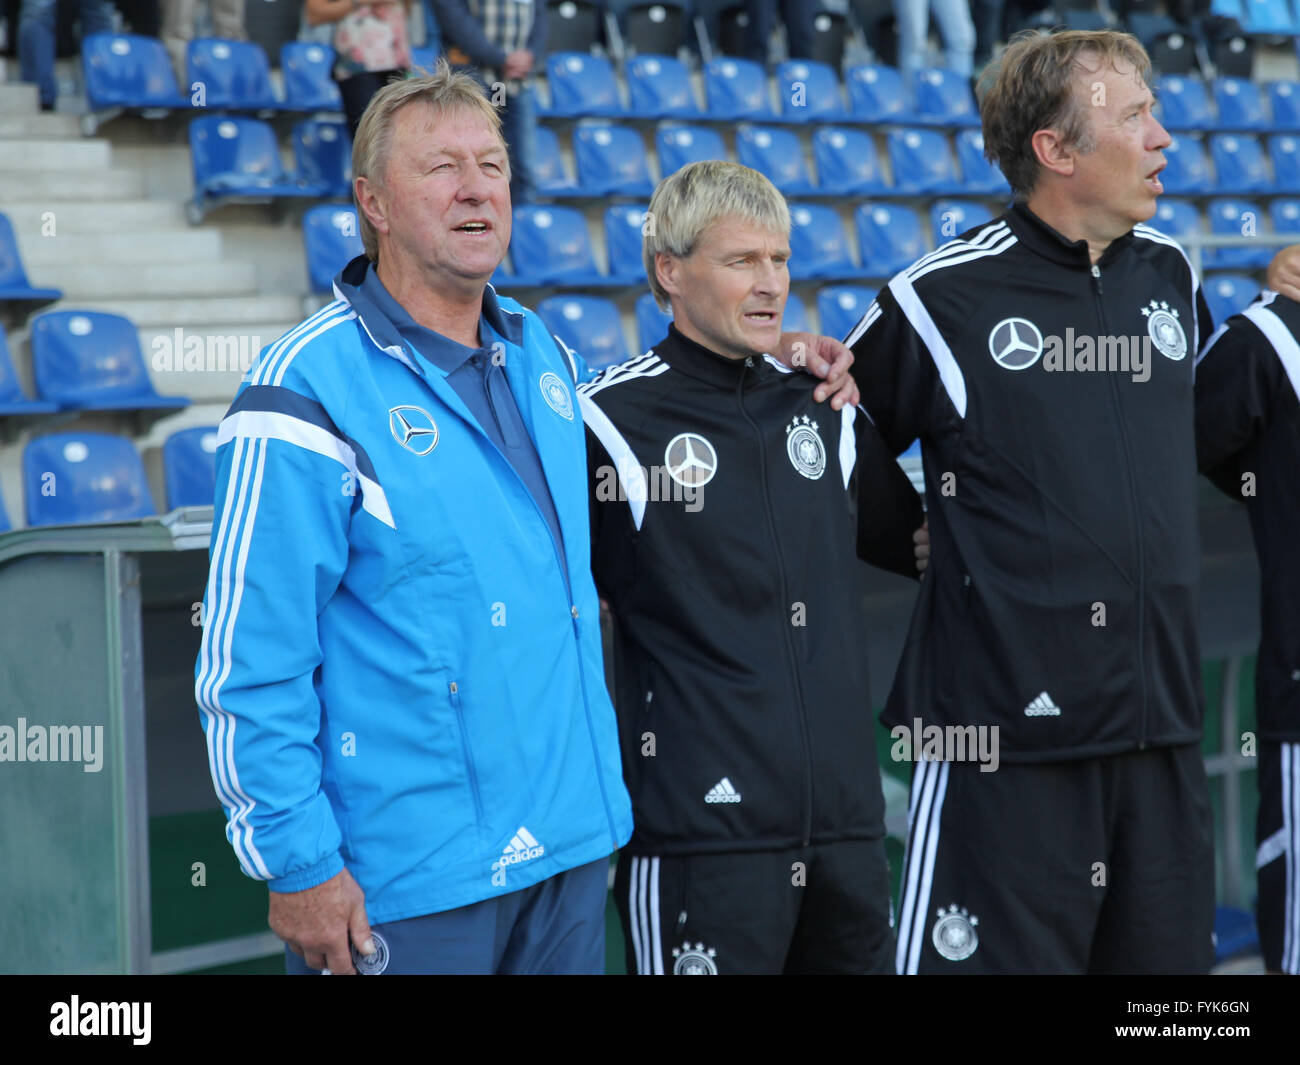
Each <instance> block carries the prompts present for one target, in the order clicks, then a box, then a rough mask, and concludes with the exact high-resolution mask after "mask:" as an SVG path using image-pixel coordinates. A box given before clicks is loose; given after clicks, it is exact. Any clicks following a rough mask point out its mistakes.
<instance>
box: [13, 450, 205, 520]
mask: <svg viewBox="0 0 1300 1065" xmlns="http://www.w3.org/2000/svg"><path fill="white" fill-rule="evenodd" d="M216 451H217V430H216V427H215V426H201V427H198V428H191V429H181V430H179V431H178V432H175V433H172V434H171V436H169V437H168V438H167V439H166V441H165V442H164V443H163V446H162V465H163V483H164V485H165V488H166V493H167V500H166V502H167V510H174V509H175V508H177V507H202V506H211V505H212V499H213V496H214V494H215V482H216V457H215V456H216ZM22 473H23V499H24V502H25V504H26V511H25V513H26V519H27V524H28V526H38V525H80V524H87V523H92V522H106V521H130V520H132V519H134V518H147V517H149V516H151V515H153V514H156V513H158V511H157V509H156V508H155V507H154V501H153V497H152V494H151V493H150V491H149V479H148V477H147V476H146V474H145V467H144V462H143V460H142V459H141V457H140V453H139V452H138V451H136V448H135V445H134V444H133V443H132V442H131V441H130V440H128V439H127V438H125V437H122V436H115V435H113V434H111V433H82V432H69V433H50V434H49V435H47V436H39V437H36V438H35V439H33V440H30V441H28V443H27V446H26V447H24V448H23V455H22ZM10 528H11V524H10V521H9V516H8V514H7V512H6V510H5V506H4V501H3V500H2V499H0V532H7V531H8V530H9V529H10Z"/></svg>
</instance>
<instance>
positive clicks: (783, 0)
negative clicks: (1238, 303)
mask: <svg viewBox="0 0 1300 1065" xmlns="http://www.w3.org/2000/svg"><path fill="white" fill-rule="evenodd" d="M780 4H781V21H782V22H784V23H785V45H786V52H787V53H789V56H790V58H791V59H811V58H812V36H813V16H814V15H815V14H816V13H817V6H816V5H815V4H807V3H801V2H800V0H780ZM745 6H746V8H747V9H748V11H749V28H748V32H747V34H746V37H745V58H746V59H752V60H754V62H756V63H761V64H762V65H763V66H767V46H768V42H769V41H770V40H771V37H772V29H773V27H774V26H775V25H776V7H777V0H753V2H751V3H748V4H746V5H745Z"/></svg>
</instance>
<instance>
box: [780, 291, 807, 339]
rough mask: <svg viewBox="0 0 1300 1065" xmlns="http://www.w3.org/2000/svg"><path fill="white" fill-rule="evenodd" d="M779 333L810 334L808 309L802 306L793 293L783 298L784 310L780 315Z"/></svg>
mask: <svg viewBox="0 0 1300 1065" xmlns="http://www.w3.org/2000/svg"><path fill="white" fill-rule="evenodd" d="M781 331H782V332H783V333H811V332H812V331H813V328H812V321H811V320H810V319H809V317H808V308H807V307H806V306H804V302H803V300H801V299H800V298H799V297H798V296H797V295H796V294H795V293H793V292H791V293H790V294H789V295H788V296H786V298H785V310H784V311H783V312H782V313H781Z"/></svg>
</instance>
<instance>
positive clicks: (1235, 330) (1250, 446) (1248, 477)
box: [1196, 291, 1300, 743]
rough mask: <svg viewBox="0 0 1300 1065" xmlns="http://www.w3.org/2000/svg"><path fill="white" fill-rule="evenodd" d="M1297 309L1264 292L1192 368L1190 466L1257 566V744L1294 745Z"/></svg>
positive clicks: (1299, 389)
mask: <svg viewBox="0 0 1300 1065" xmlns="http://www.w3.org/2000/svg"><path fill="white" fill-rule="evenodd" d="M1297 337H1300V304H1296V303H1294V302H1292V301H1291V300H1289V299H1287V298H1286V297H1285V296H1279V295H1278V294H1277V293H1275V292H1269V291H1265V292H1264V293H1262V294H1261V296H1260V298H1259V299H1258V300H1257V301H1256V302H1255V303H1253V304H1251V306H1249V307H1248V308H1246V310H1245V311H1244V312H1243V313H1241V314H1238V315H1235V316H1234V317H1232V318H1230V319H1228V322H1227V324H1226V325H1225V326H1224V328H1223V329H1221V330H1220V331H1219V332H1218V333H1217V334H1215V336H1214V337H1212V338H1211V340H1210V343H1209V345H1208V346H1207V348H1206V350H1205V352H1204V354H1203V355H1202V356H1201V360H1200V362H1199V363H1198V364H1197V367H1196V457H1197V459H1198V460H1199V462H1200V464H1201V469H1202V471H1203V472H1204V473H1205V474H1206V475H1207V476H1208V477H1209V478H1210V479H1211V480H1212V481H1214V483H1215V484H1216V485H1218V486H1219V487H1220V488H1221V489H1222V490H1223V491H1224V492H1226V493H1227V494H1228V495H1229V496H1231V497H1232V498H1233V499H1237V500H1239V501H1241V502H1244V503H1245V504H1246V506H1247V508H1248V510H1249V512H1250V526H1251V531H1252V532H1253V534H1254V537H1255V552H1256V554H1257V555H1258V556H1259V568H1260V574H1261V578H1262V579H1261V588H1260V643H1259V660H1258V665H1257V667H1256V670H1255V693H1256V707H1257V714H1258V726H1259V735H1260V736H1261V738H1263V739H1266V740H1273V741H1276V742H1280V743H1296V742H1300V343H1297V340H1296V338H1297Z"/></svg>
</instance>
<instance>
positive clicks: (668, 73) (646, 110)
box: [624, 55, 700, 118]
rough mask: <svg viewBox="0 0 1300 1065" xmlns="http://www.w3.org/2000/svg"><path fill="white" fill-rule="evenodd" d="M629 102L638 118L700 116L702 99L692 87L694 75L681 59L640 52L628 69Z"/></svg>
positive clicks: (630, 111) (630, 62) (628, 111)
mask: <svg viewBox="0 0 1300 1065" xmlns="http://www.w3.org/2000/svg"><path fill="white" fill-rule="evenodd" d="M624 73H625V75H626V77H627V88H628V96H629V100H630V102H629V105H628V109H627V113H628V114H629V115H631V116H632V117H634V118H698V117H699V115H700V105H699V101H697V100H696V99H695V92H694V90H693V89H692V88H691V75H690V72H689V71H688V70H687V69H686V66H685V64H683V63H682V61H681V60H680V59H676V58H674V57H672V56H666V55H639V56H636V57H635V58H633V59H631V60H630V61H629V62H628V64H627V68H626V70H625V71H624Z"/></svg>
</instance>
